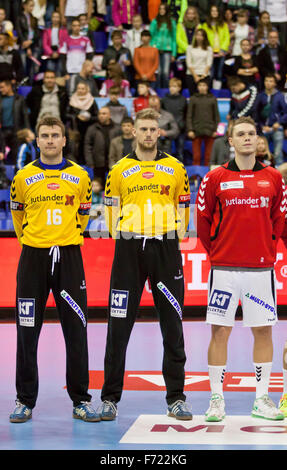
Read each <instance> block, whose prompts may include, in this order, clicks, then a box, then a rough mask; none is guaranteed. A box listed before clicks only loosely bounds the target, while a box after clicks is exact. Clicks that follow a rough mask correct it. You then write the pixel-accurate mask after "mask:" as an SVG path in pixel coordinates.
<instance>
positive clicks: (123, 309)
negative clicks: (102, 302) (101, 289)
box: [111, 289, 129, 318]
mask: <svg viewBox="0 0 287 470" xmlns="http://www.w3.org/2000/svg"><path fill="white" fill-rule="evenodd" d="M128 300H129V291H128V290H118V289H112V292H111V317H116V318H126V316H127V310H128Z"/></svg>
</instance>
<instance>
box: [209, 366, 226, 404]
mask: <svg viewBox="0 0 287 470" xmlns="http://www.w3.org/2000/svg"><path fill="white" fill-rule="evenodd" d="M225 370H226V365H224V366H211V365H208V374H209V382H210V388H211V394H212V395H213V394H214V393H218V394H219V395H221V396H222V397H223V381H224V375H225Z"/></svg>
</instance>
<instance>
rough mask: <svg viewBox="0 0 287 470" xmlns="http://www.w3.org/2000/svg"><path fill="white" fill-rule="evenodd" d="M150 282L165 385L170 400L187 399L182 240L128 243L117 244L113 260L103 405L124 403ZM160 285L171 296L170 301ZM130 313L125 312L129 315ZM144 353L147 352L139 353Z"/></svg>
mask: <svg viewBox="0 0 287 470" xmlns="http://www.w3.org/2000/svg"><path fill="white" fill-rule="evenodd" d="M147 277H148V278H149V279H150V283H151V288H152V293H153V298H154V303H155V307H156V309H157V313H158V316H159V322H160V328H161V333H162V336H163V347H164V356H163V366H162V372H163V377H164V380H165V384H166V389H167V394H166V401H167V403H168V404H171V403H173V402H175V401H176V400H185V395H184V393H183V389H184V378H185V373H184V365H185V361H186V356H185V352H184V338H183V330H182V320H181V317H180V313H179V312H178V311H177V309H176V308H175V303H176V302H177V305H178V306H179V310H181V312H182V310H183V301H184V279H183V269H182V257H181V252H180V250H179V246H178V239H177V238H175V239H167V236H164V239H163V241H161V240H157V239H155V238H153V239H147V240H144V239H142V238H139V239H130V240H125V239H124V238H121V239H118V240H117V241H116V248H115V257H114V261H113V267H112V273H111V284H110V299H109V323H108V333H107V343H106V353H105V380H104V386H103V389H102V394H101V398H102V400H109V401H114V402H118V401H119V400H120V398H121V394H122V388H123V378H124V370H125V358H126V349H127V345H128V341H129V338H130V334H131V331H132V328H133V325H134V322H135V320H136V315H137V311H138V307H139V304H140V299H141V295H142V291H143V288H144V284H145V281H146V279H147ZM158 283H161V284H160V286H161V287H162V285H163V286H164V287H165V288H166V289H167V290H168V291H169V292H170V294H171V296H172V298H173V299H175V302H174V305H173V304H172V303H171V300H172V298H171V297H170V299H169V300H168V298H167V294H166V290H165V293H164V291H163V290H161V289H160V288H159V285H158ZM125 309H126V310H125ZM139 353H140V354H144V351H139Z"/></svg>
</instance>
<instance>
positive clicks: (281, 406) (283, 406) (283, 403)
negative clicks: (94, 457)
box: [278, 393, 287, 418]
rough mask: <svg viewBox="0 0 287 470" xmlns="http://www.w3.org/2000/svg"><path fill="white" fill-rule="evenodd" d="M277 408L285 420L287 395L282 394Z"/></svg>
mask: <svg viewBox="0 0 287 470" xmlns="http://www.w3.org/2000/svg"><path fill="white" fill-rule="evenodd" d="M278 408H279V410H280V411H281V412H282V413H283V414H284V416H285V418H287V393H283V395H282V397H281V398H280V401H279V405H278Z"/></svg>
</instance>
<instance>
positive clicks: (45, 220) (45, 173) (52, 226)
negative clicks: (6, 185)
mask: <svg viewBox="0 0 287 470" xmlns="http://www.w3.org/2000/svg"><path fill="white" fill-rule="evenodd" d="M91 200H92V190H91V181H90V178H89V175H88V173H87V172H86V170H84V169H83V168H82V167H80V166H79V165H77V164H76V163H74V162H72V161H70V160H65V159H63V161H62V163H61V164H59V165H45V164H43V163H42V162H41V161H40V160H35V161H33V162H32V163H29V164H28V165H26V166H25V167H24V168H23V169H21V170H19V171H18V172H17V174H16V175H15V177H14V179H13V181H12V184H11V192H10V206H11V212H12V217H13V223H14V228H15V232H16V235H17V238H18V240H19V241H20V243H21V244H25V245H29V246H32V247H36V248H49V247H51V246H54V245H58V246H65V245H82V244H83V232H84V230H85V228H86V226H87V223H88V220H89V210H90V207H91Z"/></svg>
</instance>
